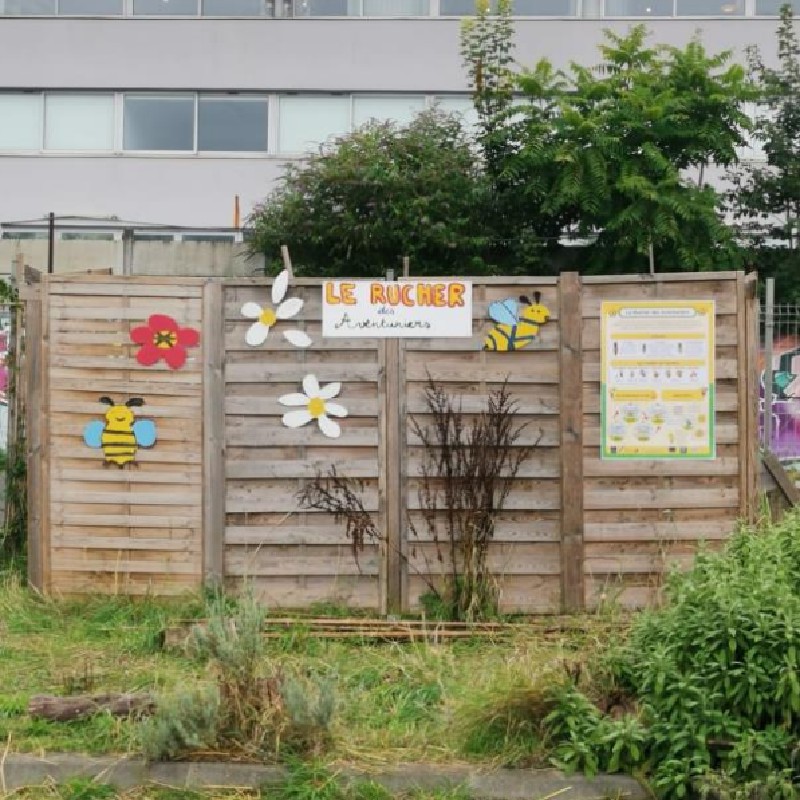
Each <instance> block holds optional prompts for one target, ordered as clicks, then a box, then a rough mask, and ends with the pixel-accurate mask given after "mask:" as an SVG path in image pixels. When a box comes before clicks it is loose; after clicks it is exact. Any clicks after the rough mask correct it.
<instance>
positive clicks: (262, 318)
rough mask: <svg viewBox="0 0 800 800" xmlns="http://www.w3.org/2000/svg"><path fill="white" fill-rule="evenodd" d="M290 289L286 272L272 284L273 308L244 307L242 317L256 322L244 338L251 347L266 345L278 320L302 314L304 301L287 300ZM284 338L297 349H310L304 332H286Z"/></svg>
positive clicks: (255, 304) (253, 304) (297, 298)
mask: <svg viewBox="0 0 800 800" xmlns="http://www.w3.org/2000/svg"><path fill="white" fill-rule="evenodd" d="M288 288H289V273H288V272H287V271H286V270H284V271H283V272H281V274H280V275H278V277H277V278H275V280H274V281H273V283H272V306H261V305H259V304H258V303H245V304H244V305H243V306H242V316H244V317H247V318H248V319H254V320H255V322H254V323H253V324H252V325H251V326H250V327H249V328H248V330H247V335H246V336H245V337H244V339H245V341H246V342H247V344H249V345H250V346H251V347H258V346H259V345H260V344H264V342H265V341H266V340H267V336H268V335H269V330H270V328H271V327H272V326H273V325H274V324H275V323H276V322H278V320H282V319H291V318H292V317H295V316H297V315H298V314H299V313H300V309H301V308H302V307H303V301H302V300H301V299H300V298H299V297H289V298H287V297H286V291H287V289H288ZM283 338H284V339H286V341H287V342H289V343H290V344H293V345H294V346H295V347H308V346H309V345H310V344H311V339H310V338H309V336H308V334H307V333H305V332H303V331H298V330H290V331H284V332H283Z"/></svg>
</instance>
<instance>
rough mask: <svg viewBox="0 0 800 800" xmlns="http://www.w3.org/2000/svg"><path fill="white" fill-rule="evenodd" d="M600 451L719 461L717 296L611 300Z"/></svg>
mask: <svg viewBox="0 0 800 800" xmlns="http://www.w3.org/2000/svg"><path fill="white" fill-rule="evenodd" d="M600 314H601V319H602V333H601V347H602V375H601V381H602V386H601V392H602V395H601V396H602V404H601V415H602V420H601V457H602V458H604V459H642V460H648V459H649V460H654V459H673V458H695V459H712V458H714V456H715V452H716V443H715V437H714V301H713V300H680V301H653V302H629V301H620V302H604V303H603V304H602V307H601V311H600Z"/></svg>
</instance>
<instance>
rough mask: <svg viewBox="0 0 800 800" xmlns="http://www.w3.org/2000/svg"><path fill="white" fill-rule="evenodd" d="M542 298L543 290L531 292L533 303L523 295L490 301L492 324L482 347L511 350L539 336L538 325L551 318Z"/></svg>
mask: <svg viewBox="0 0 800 800" xmlns="http://www.w3.org/2000/svg"><path fill="white" fill-rule="evenodd" d="M541 301H542V293H541V292H534V295H533V302H531V301H530V300H529V299H528V298H527V297H525V296H522V297H520V298H519V300H515V299H514V298H513V297H509V298H508V299H507V300H502V301H498V302H496V303H492V304H491V305H490V306H489V316H490V317H491V318H492V320H493V321H494V323H495V325H494V327H493V328H492V329H491V330H490V331H489V333H488V334H487V335H486V340H485V341H484V343H483V349H484V350H493V351H498V352H510V351H512V350H521V349H522V348H523V347H527V346H528V345H529V344H530V343H531V342H533V341H534V339H536V337H537V336H538V334H539V326H540V325H544V323H545V322H547V320H548V319H550V309H548V308H547V306H543V305H542V302H541Z"/></svg>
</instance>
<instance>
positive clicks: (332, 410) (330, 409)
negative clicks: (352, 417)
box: [325, 403, 347, 417]
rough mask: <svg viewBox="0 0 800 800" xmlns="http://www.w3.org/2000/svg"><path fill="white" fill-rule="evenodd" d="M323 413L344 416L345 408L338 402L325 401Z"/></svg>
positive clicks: (345, 413)
mask: <svg viewBox="0 0 800 800" xmlns="http://www.w3.org/2000/svg"><path fill="white" fill-rule="evenodd" d="M325 413H326V414H330V415H331V416H333V417H346V416H347V409H346V408H345V407H344V406H340V405H339V404H338V403H325Z"/></svg>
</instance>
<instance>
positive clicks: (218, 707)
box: [140, 594, 336, 759]
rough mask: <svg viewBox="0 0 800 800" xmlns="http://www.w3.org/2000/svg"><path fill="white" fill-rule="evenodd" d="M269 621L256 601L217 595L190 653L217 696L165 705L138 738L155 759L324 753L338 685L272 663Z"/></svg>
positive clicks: (181, 698)
mask: <svg viewBox="0 0 800 800" xmlns="http://www.w3.org/2000/svg"><path fill="white" fill-rule="evenodd" d="M266 618H267V611H266V608H264V607H263V606H262V605H261V604H260V603H258V601H257V600H256V599H255V598H254V597H252V596H251V595H245V596H244V597H243V598H241V599H240V600H239V601H238V602H237V603H235V604H233V605H231V603H230V602H229V601H228V600H227V599H226V598H225V596H224V595H221V594H218V595H216V596H214V597H213V599H212V600H211V602H210V604H209V614H208V621H207V623H206V624H205V625H204V626H198V627H196V628H194V629H193V631H192V634H191V637H190V641H189V644H188V648H187V649H188V651H189V653H190V654H191V655H193V656H194V657H195V658H197V659H199V660H201V661H203V662H204V663H206V664H207V666H208V668H209V671H210V674H211V676H212V678H213V680H214V688H213V691H211V692H207V691H201V692H193V693H188V694H187V693H184V694H178V695H176V696H173V697H171V698H165V699H164V700H162V701H161V702H160V703H159V706H158V711H157V713H156V715H155V716H154V717H153V718H152V719H151V720H149V721H147V722H145V723H144V724H143V726H142V730H141V734H140V738H141V741H142V746H143V749H144V751H145V754H146V755H147V756H148V757H149V758H151V759H171V758H177V757H178V756H180V755H183V754H185V753H187V752H191V751H196V750H205V749H211V748H214V749H222V750H227V751H229V752H235V753H237V754H240V755H244V756H246V757H248V758H258V759H263V758H267V757H276V756H278V755H280V754H281V753H282V752H283V753H299V754H309V753H314V754H319V753H320V752H322V751H323V750H324V749H325V747H326V746H327V745H328V744H329V741H330V734H329V729H330V726H331V723H332V719H333V715H334V711H335V706H336V701H335V692H334V685H333V682H332V681H330V680H327V679H325V678H322V677H318V676H314V675H308V674H307V675H300V674H292V673H290V672H284V671H281V670H279V669H277V668H276V667H275V666H274V665H272V664H271V663H270V661H269V659H268V658H267V646H266V640H265V638H264V635H263V632H264V623H265V621H266Z"/></svg>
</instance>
